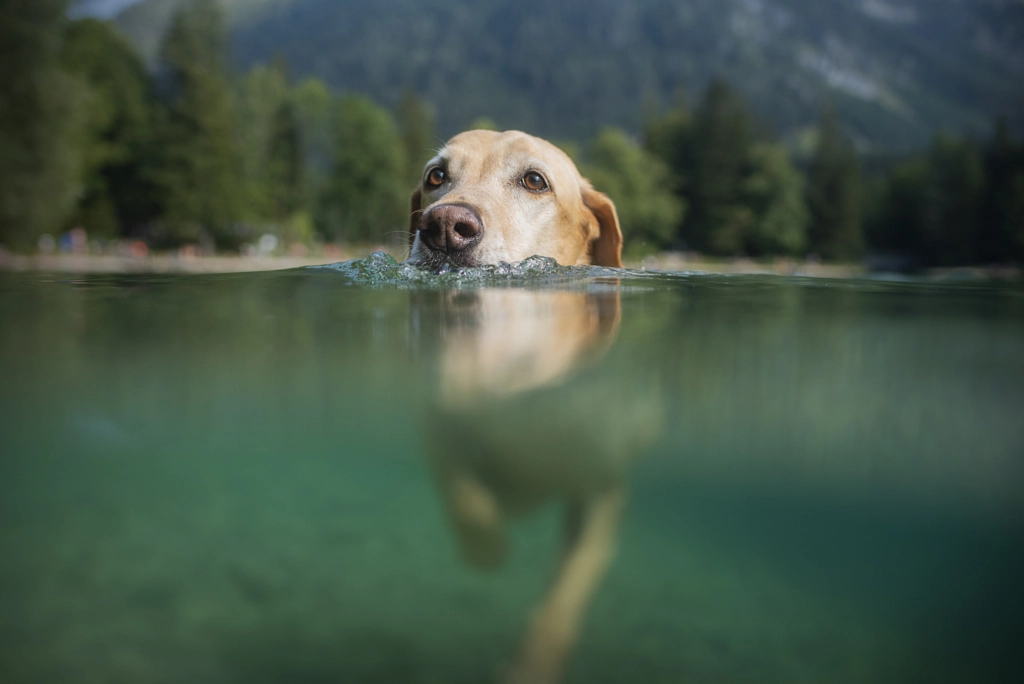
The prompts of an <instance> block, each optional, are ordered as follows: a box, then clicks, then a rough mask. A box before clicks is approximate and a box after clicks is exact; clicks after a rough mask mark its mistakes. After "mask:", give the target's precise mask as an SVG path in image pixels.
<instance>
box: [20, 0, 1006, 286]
mask: <svg viewBox="0 0 1024 684" xmlns="http://www.w3.org/2000/svg"><path fill="white" fill-rule="evenodd" d="M0 46H2V47H0V83H3V86H2V92H0V264H3V263H11V260H12V259H14V258H16V257H17V255H28V254H35V253H43V254H50V253H53V254H60V253H72V254H79V255H89V254H91V255H103V254H107V255H117V256H119V257H121V258H125V259H141V258H144V257H146V256H147V255H151V254H153V253H154V252H157V253H169V254H174V255H175V256H178V257H185V258H188V257H193V256H201V255H209V254H215V253H227V254H239V255H243V256H245V255H248V256H252V255H290V256H292V257H308V258H318V259H320V260H331V259H336V258H337V257H339V256H341V255H345V254H352V253H355V252H358V250H359V249H364V248H365V249H370V248H372V247H373V246H378V245H385V246H387V247H389V248H390V249H391V250H392V251H393V252H394V253H396V254H398V255H401V253H402V252H403V246H404V241H405V239H406V221H407V218H406V217H407V214H408V206H407V205H408V195H409V193H410V191H411V189H412V187H413V186H414V185H415V184H416V183H417V182H418V179H419V175H420V172H421V169H422V164H423V162H424V161H425V160H426V159H427V158H429V157H430V156H431V154H432V152H433V151H434V150H436V149H437V147H439V146H440V145H441V144H442V142H443V140H445V139H447V138H448V137H450V136H451V135H453V134H455V133H457V132H459V131H461V130H464V129H467V128H470V127H490V128H497V129H499V130H504V129H512V128H517V129H521V130H525V131H527V132H530V133H533V134H536V135H540V136H543V137H547V138H549V139H552V140H553V141H555V142H556V143H558V144H559V145H561V146H562V147H563V148H564V149H566V150H567V151H568V152H569V153H570V154H571V155H572V156H573V157H574V158H575V159H576V161H577V163H578V164H579V166H580V167H581V169H582V170H583V172H584V173H585V174H586V175H587V176H588V177H590V178H591V179H592V181H593V182H594V184H595V185H596V186H597V187H598V188H599V189H601V190H603V191H605V192H607V193H609V194H610V195H611V196H612V198H613V199H614V200H615V201H616V203H617V205H618V207H619V211H620V216H621V219H622V223H623V230H624V233H625V237H626V255H627V258H628V259H629V260H632V263H637V262H638V261H639V260H641V259H643V258H645V257H651V256H652V255H662V256H664V255H666V254H676V255H683V256H688V257H690V258H694V257H696V256H697V255H700V257H701V258H709V259H716V258H718V259H736V258H737V257H739V258H747V259H754V260H759V261H760V262H762V263H766V262H773V263H778V262H779V261H780V260H782V261H783V262H785V261H786V260H796V261H801V262H803V261H807V260H809V261H810V262H812V263H814V262H818V261H824V262H827V263H832V262H834V263H846V264H857V265H860V266H861V267H863V266H867V267H868V268H873V269H880V270H900V271H913V270H918V269H924V268H934V267H955V266H964V265H972V266H987V267H989V268H992V267H1006V266H1012V265H1013V264H1019V263H1020V262H1021V261H1022V260H1024V143H1022V136H1021V133H1022V131H1024V88H1022V87H1021V84H1022V83H1024V2H1022V1H1021V0H970V1H965V0H634V1H633V2H620V1H618V0H559V1H553V2H549V3H542V4H537V3H532V4H523V3H518V2H510V1H509V0H451V1H449V2H445V3H435V4H425V3H422V2H416V1H414V0H375V1H374V2H365V1H363V0H360V1H357V0H78V1H72V2H68V1H65V0H0Z"/></svg>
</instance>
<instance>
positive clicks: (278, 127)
mask: <svg viewBox="0 0 1024 684" xmlns="http://www.w3.org/2000/svg"><path fill="white" fill-rule="evenodd" d="M267 161H268V167H267V171H268V176H269V178H270V187H269V188H268V195H269V197H270V210H271V214H270V215H271V217H272V218H273V219H274V220H276V221H278V222H282V223H283V222H287V221H288V220H289V219H291V218H292V217H293V216H294V215H295V213H296V212H298V211H299V210H300V209H302V208H303V199H304V196H305V193H304V189H303V182H302V181H303V166H304V165H303V159H302V139H301V136H300V133H299V122H298V116H297V114H296V113H295V105H294V104H292V102H291V100H290V99H286V100H284V101H282V102H281V103H280V104H279V105H278V106H277V111H276V112H274V118H273V120H272V121H271V128H270V140H269V143H268V146H267Z"/></svg>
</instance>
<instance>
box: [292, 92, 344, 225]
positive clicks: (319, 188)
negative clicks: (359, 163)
mask: <svg viewBox="0 0 1024 684" xmlns="http://www.w3.org/2000/svg"><path fill="white" fill-rule="evenodd" d="M292 103H293V105H294V107H295V116H296V121H297V122H298V125H299V140H300V142H301V143H302V160H303V163H302V177H303V201H302V203H303V206H304V207H306V211H307V212H310V213H312V212H318V211H319V210H320V209H322V205H321V204H320V202H319V198H320V197H322V196H323V194H324V190H325V188H326V186H327V181H328V176H329V174H330V171H331V158H332V157H333V155H334V146H333V141H332V136H333V132H332V127H333V121H332V112H333V107H334V96H333V95H332V94H331V91H330V90H329V89H328V88H327V85H326V84H325V83H324V82H323V81H320V80H317V79H315V78H309V79H306V80H304V81H302V82H301V83H299V84H298V85H297V86H296V87H295V89H294V90H293V92H292ZM315 222H316V223H322V222H323V221H322V220H321V219H319V218H318V219H316V220H315Z"/></svg>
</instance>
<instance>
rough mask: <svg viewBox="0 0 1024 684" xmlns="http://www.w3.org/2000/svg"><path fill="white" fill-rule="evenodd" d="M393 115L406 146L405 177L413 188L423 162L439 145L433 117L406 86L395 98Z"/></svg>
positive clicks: (406, 182) (406, 181) (418, 177)
mask: <svg viewBox="0 0 1024 684" xmlns="http://www.w3.org/2000/svg"><path fill="white" fill-rule="evenodd" d="M395 118H396V120H397V123H398V130H399V132H400V134H401V136H402V145H403V146H404V148H405V173H404V180H405V184H406V185H407V186H408V187H409V191H410V192H412V188H414V187H416V186H417V185H418V184H419V182H420V174H422V173H423V165H424V164H426V163H427V160H428V159H430V158H431V157H432V156H433V155H434V152H435V151H436V150H437V147H438V145H437V141H436V140H435V139H434V117H433V115H432V114H431V112H430V110H429V109H428V108H427V105H426V104H425V103H424V102H423V101H422V100H420V99H419V98H418V97H416V93H414V92H413V91H411V90H408V89H406V90H405V91H403V92H402V97H401V99H400V100H399V101H398V108H397V109H396V110H395Z"/></svg>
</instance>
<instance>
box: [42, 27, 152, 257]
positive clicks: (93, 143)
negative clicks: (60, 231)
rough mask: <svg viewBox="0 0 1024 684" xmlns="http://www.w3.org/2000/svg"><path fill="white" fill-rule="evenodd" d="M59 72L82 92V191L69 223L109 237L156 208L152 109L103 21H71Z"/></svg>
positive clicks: (138, 66)
mask: <svg viewBox="0 0 1024 684" xmlns="http://www.w3.org/2000/svg"><path fill="white" fill-rule="evenodd" d="M61 57H62V62H63V64H64V67H65V69H66V70H67V71H68V72H70V73H73V74H75V75H76V76H78V77H79V78H80V79H81V80H82V81H83V82H84V83H85V84H86V85H87V87H88V91H89V92H88V97H86V98H85V101H84V102H83V106H82V109H81V113H82V114H83V116H84V118H85V121H86V125H87V131H86V136H85V139H84V140H83V142H82V147H81V153H82V159H83V165H82V169H81V173H82V176H81V182H82V186H83V193H82V196H81V198H80V200H79V203H78V207H77V209H76V210H75V213H74V216H73V217H72V220H71V222H72V223H75V224H77V225H81V226H83V227H85V228H86V229H87V230H88V231H89V233H90V234H92V235H97V234H98V235H102V236H106V237H114V236H116V235H117V234H118V233H119V231H121V230H122V226H124V227H125V228H126V229H131V228H133V227H135V226H138V225H140V224H142V223H143V222H145V221H146V220H149V219H151V218H152V217H153V216H154V215H155V214H156V213H157V211H158V209H159V207H158V197H157V193H156V189H155V188H154V186H153V184H152V182H151V178H152V174H153V171H154V170H153V168H152V164H151V162H150V160H151V158H152V153H153V145H154V142H153V124H154V118H155V111H154V109H155V107H156V103H155V101H154V98H153V95H152V92H151V90H152V89H151V87H150V80H149V76H148V75H147V74H146V71H145V68H144V66H143V64H142V60H140V59H139V57H138V56H137V55H136V54H135V52H134V50H133V49H132V48H131V46H130V45H128V43H127V42H126V41H125V40H124V39H123V38H122V37H121V36H120V35H118V34H117V33H116V32H115V31H114V30H113V29H112V28H111V27H110V26H109V25H108V24H105V23H103V22H100V21H96V20H94V19H85V20H82V21H78V22H74V23H72V24H71V26H70V27H69V29H68V31H67V33H66V36H65V39H64V43H63V47H62V50H61Z"/></svg>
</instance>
